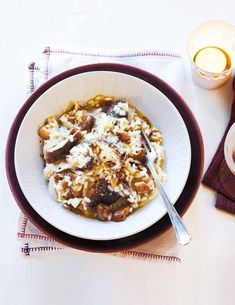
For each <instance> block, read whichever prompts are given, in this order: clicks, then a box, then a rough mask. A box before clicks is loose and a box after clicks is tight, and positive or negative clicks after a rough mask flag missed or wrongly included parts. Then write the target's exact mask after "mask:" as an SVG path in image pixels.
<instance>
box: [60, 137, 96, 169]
mask: <svg viewBox="0 0 235 305" xmlns="http://www.w3.org/2000/svg"><path fill="white" fill-rule="evenodd" d="M66 161H67V162H68V164H69V165H70V168H72V169H76V168H84V167H86V166H87V164H88V163H89V162H90V161H91V156H90V155H89V145H88V144H87V143H82V144H79V145H76V146H74V147H73V148H72V149H71V150H70V152H69V155H67V157H66Z"/></svg>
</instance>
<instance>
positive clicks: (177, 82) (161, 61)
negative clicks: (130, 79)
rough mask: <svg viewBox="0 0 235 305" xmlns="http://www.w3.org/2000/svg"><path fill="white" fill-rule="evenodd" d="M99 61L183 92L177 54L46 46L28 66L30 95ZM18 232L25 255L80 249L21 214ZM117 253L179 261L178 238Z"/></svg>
mask: <svg viewBox="0 0 235 305" xmlns="http://www.w3.org/2000/svg"><path fill="white" fill-rule="evenodd" d="M98 62H118V63H124V64H129V65H133V66H136V67H140V68H143V69H145V70H147V71H149V72H152V73H154V74H157V75H158V76H159V77H161V78H162V79H164V80H165V81H166V82H168V83H169V84H170V85H171V86H173V87H174V88H176V89H177V90H178V91H179V92H180V93H182V91H183V88H181V86H182V85H183V84H184V73H183V69H184V68H183V63H182V59H181V56H180V55H179V54H177V53H172V52H159V51H155V50H151V51H150V50H147V51H130V52H118V53H117V52H116V53H113V52H110V53H101V52H94V51H93V52H92V53H91V52H88V51H83V50H64V49H54V48H49V47H47V48H45V50H44V52H43V61H42V63H43V64H42V65H41V66H40V65H37V64H36V63H34V62H33V63H31V64H30V65H29V67H28V71H29V85H28V94H31V93H33V92H34V90H35V89H36V88H37V87H38V86H39V85H40V84H41V83H43V82H44V81H46V80H48V79H49V78H51V77H53V76H55V75H56V74H58V73H60V72H62V71H64V70H67V69H69V68H73V67H76V66H80V65H84V64H89V63H98ZM17 235H18V240H20V242H21V252H22V254H23V255H25V256H33V255H39V254H46V253H47V254H48V253H64V252H66V253H72V252H75V253H76V252H79V251H78V250H75V249H71V248H68V247H65V246H64V245H61V244H60V243H58V242H56V241H54V240H53V239H51V238H49V237H48V236H46V235H45V234H43V233H42V232H40V231H39V230H38V229H37V228H36V227H35V226H34V225H33V224H32V223H31V222H30V221H29V220H28V219H27V218H26V217H25V216H24V215H21V216H20V219H19V226H18V234H17ZM115 255H118V256H124V257H126V256H128V257H135V258H142V259H149V260H166V261H176V262H180V258H179V257H178V255H179V246H178V244H177V242H176V240H175V236H174V232H173V230H171V231H168V232H165V233H163V234H162V235H161V236H160V237H158V238H156V239H155V240H152V241H150V242H147V243H145V244H144V245H141V246H138V247H135V248H133V249H131V250H127V251H122V252H118V253H115Z"/></svg>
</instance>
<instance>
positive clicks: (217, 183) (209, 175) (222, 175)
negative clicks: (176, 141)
mask: <svg viewBox="0 0 235 305" xmlns="http://www.w3.org/2000/svg"><path fill="white" fill-rule="evenodd" d="M233 89H234V90H235V78H234V81H233ZM234 122H235V96H234V101H233V104H232V108H231V115H230V120H229V123H228V126H227V128H226V130H225V132H224V135H223V137H222V139H221V142H220V144H219V146H218V148H217V151H216V153H215V155H214V157H213V159H212V161H211V164H210V165H209V167H208V169H207V171H206V173H205V175H204V177H203V180H202V183H204V184H205V185H207V186H209V187H210V188H212V189H214V190H216V191H217V198H216V204H215V206H216V207H217V208H219V209H222V210H225V211H227V212H230V213H233V214H235V176H234V175H233V174H232V173H231V171H230V169H229V168H228V166H227V164H226V161H225V158H224V142H225V138H226V135H227V133H228V131H229V128H230V127H231V125H232V124H233V123H234ZM228 180H229V184H230V186H229V188H227V187H226V186H225V184H223V181H228ZM230 189H231V192H230V191H229V190H230ZM232 189H233V190H232Z"/></svg>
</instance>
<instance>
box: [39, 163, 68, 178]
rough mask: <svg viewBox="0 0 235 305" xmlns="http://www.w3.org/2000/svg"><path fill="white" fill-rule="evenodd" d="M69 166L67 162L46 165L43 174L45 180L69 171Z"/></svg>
mask: <svg viewBox="0 0 235 305" xmlns="http://www.w3.org/2000/svg"><path fill="white" fill-rule="evenodd" d="M69 168H70V165H69V164H68V163H67V162H60V163H59V164H53V163H47V164H46V166H45V168H44V170H43V173H44V177H45V179H46V180H49V178H50V177H51V176H52V175H54V174H55V173H59V172H61V171H63V170H65V169H69Z"/></svg>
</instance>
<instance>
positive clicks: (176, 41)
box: [0, 0, 235, 305]
mask: <svg viewBox="0 0 235 305" xmlns="http://www.w3.org/2000/svg"><path fill="white" fill-rule="evenodd" d="M137 2H140V3H138V4H137ZM234 7H235V4H234V1H233V0H224V1H220V2H217V1H215V0H213V1H212V0H197V1H192V0H188V1H187V0H178V1H170V0H164V1H158V0H152V1H150V0H145V1H128V0H126V1H124V0H119V1H109V0H106V1H104V0H102V1H98V0H96V1H95V0H93V1H91V0H90V1H85V0H84V1H82V0H77V1H75V0H74V1H71V0H67V1H64V0H61V1H59V0H57V1H55V0H53V1H52V0H51V1H43V0H41V1H38V0H35V1H30V0H21V1H16V0H15V1H13V0H5V1H3V0H2V1H1V2H0V37H1V47H0V58H1V60H0V67H1V69H0V71H1V73H0V93H1V94H0V96H1V102H0V103H1V109H2V110H1V112H0V149H1V165H0V166H1V168H0V173H1V177H0V181H1V183H0V188H1V189H0V198H1V202H0V232H1V234H0V248H1V250H0V304H1V305H21V304H22V305H32V304H33V305H41V304H43V305H47V304H48V305H49V304H50V305H53V304H56V305H69V304H70V305H71V304H81V305H82V304H97V305H99V304H100V305H101V304H102V305H106V304H107V305H112V304H141V305H142V304H149V305H150V304H160V305H161V304H163V305H168V304H169V305H170V304H175V305H178V304H179V305H184V304H185V305H186V304H187V305H188V304H190V305H195V304H197V305H199V304H210V305H212V304H213V305H217V304H221V305H222V304H224V305H230V304H235V289H234V282H235V222H234V220H235V218H234V216H233V215H230V214H228V213H225V212H222V211H219V210H217V209H215V208H214V204H215V193H214V192H213V191H210V190H209V189H207V188H205V187H204V186H201V187H200V189H199V191H198V194H197V196H196V198H195V199H194V201H193V203H192V204H191V206H190V208H189V210H188V211H187V213H186V214H185V216H184V221H185V222H186V224H187V225H188V227H189V228H190V231H191V232H192V235H193V239H192V242H191V243H190V244H189V245H188V246H187V247H182V248H181V249H180V253H179V255H180V257H181V259H182V262H181V263H180V264H179V263H168V262H162V261H157V262H145V261H140V260H134V259H125V258H124V259H123V258H117V257H113V256H108V255H103V254H90V253H83V252H81V253H79V254H78V253H77V254H71V255H58V256H47V257H39V258H25V257H22V256H21V255H20V253H19V251H18V249H19V245H18V244H17V242H16V226H17V221H18V216H19V209H18V207H17V205H16V203H15V202H14V199H13V197H12V195H11V192H10V190H9V188H8V184H7V181H6V178H5V169H4V151H5V141H6V136H7V133H8V131H9V128H10V125H11V122H12V120H13V118H14V117H15V115H16V113H17V111H18V109H19V107H20V106H21V105H22V103H23V102H24V100H25V73H24V71H25V67H26V65H27V63H28V62H29V61H30V60H32V59H35V58H36V57H38V55H39V54H40V51H41V50H42V48H43V47H44V46H47V45H59V46H61V45H62V46H63V45H65V44H66V45H69V44H71V43H72V44H79V45H80V46H86V47H87V46H88V47H89V46H90V47H92V46H94V44H95V45H96V46H97V47H102V48H110V47H111V48H118V49H123V48H142V47H145V48H147V47H149V48H157V49H161V48H163V49H171V50H172V49H175V50H178V51H180V52H182V53H183V54H184V53H185V46H186V40H187V37H188V36H189V33H190V32H191V31H192V30H193V29H194V28H195V27H196V26H197V25H198V24H200V23H201V22H204V21H208V20H214V19H219V20H223V21H227V22H230V23H234V21H235V12H234ZM77 18H84V20H87V23H86V24H87V26H86V27H84V28H83V29H78V31H77V32H76V31H75V30H74V27H75V26H76V20H77ZM68 20H69V22H68ZM71 24H72V27H73V30H72V29H71ZM77 33H79V34H77ZM185 69H186V73H187V75H188V77H187V86H188V89H189V90H190V92H191V93H190V94H191V95H190V96H191V98H190V100H189V99H188V100H187V102H188V103H189V105H190V107H191V109H192V110H193V112H194V114H195V116H196V118H197V120H198V123H199V125H200V128H201V131H202V134H203V139H204V143H205V169H206V168H207V166H208V164H209V162H210V160H211V157H212V156H213V154H214V152H215V149H216V147H217V145H218V143H219V140H220V138H221V136H222V134H223V132H224V129H225V126H226V124H227V122H228V118H229V107H230V105H231V99H232V90H231V82H230V83H227V84H226V85H225V86H224V87H222V88H221V89H218V90H214V91H210V92H209V91H206V90H203V89H200V88H198V87H196V86H195V85H194V84H193V83H192V81H191V79H190V72H189V67H188V62H187V61H185ZM172 234H173V233H172V231H171V230H169V231H167V232H166V233H164V236H163V237H162V238H164V237H166V238H168V237H169V236H170V235H172Z"/></svg>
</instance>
